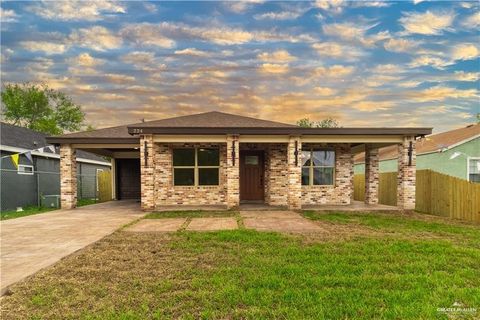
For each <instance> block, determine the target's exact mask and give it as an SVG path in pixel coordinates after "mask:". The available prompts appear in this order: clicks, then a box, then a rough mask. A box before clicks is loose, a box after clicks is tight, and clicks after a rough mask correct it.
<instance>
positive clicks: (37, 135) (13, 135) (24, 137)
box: [0, 122, 108, 163]
mask: <svg viewBox="0 0 480 320" xmlns="http://www.w3.org/2000/svg"><path fill="white" fill-rule="evenodd" d="M0 133H1V135H0V144H1V145H4V146H8V147H15V148H22V149H27V150H34V149H38V148H41V147H45V146H47V145H49V143H47V141H46V137H47V136H48V135H47V134H45V133H42V132H38V131H34V130H31V129H28V128H24V127H19V126H15V125H12V124H9V123H5V122H0ZM55 153H57V154H58V150H56V152H55ZM77 156H78V157H79V158H83V159H89V160H96V161H103V162H105V163H108V161H106V160H105V159H103V158H101V157H99V156H97V155H94V154H92V153H90V152H86V151H82V150H77Z"/></svg>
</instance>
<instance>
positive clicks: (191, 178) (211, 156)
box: [173, 148, 220, 186]
mask: <svg viewBox="0 0 480 320" xmlns="http://www.w3.org/2000/svg"><path fill="white" fill-rule="evenodd" d="M219 171H220V152H219V149H218V148H179V149H173V185H175V186H215V185H218V184H219Z"/></svg>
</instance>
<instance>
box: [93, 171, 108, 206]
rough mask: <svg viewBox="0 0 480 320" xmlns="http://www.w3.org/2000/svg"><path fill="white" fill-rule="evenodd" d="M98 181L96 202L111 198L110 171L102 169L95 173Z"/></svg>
mask: <svg viewBox="0 0 480 320" xmlns="http://www.w3.org/2000/svg"><path fill="white" fill-rule="evenodd" d="M97 181H98V202H105V201H110V200H112V173H111V171H110V170H109V171H102V172H99V173H98V175H97Z"/></svg>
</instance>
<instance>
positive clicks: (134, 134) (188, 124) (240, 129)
mask: <svg viewBox="0 0 480 320" xmlns="http://www.w3.org/2000/svg"><path fill="white" fill-rule="evenodd" d="M431 132H432V130H431V128H302V127H299V126H296V125H293V124H286V123H281V122H275V121H269V120H261V119H256V118H251V117H245V116H239V115H234V114H229V113H224V112H218V111H212V112H206V113H200V114H194V115H188V116H181V117H174V118H168V119H162V120H156V121H149V122H141V123H136V124H131V125H123V126H118V127H112V128H104V129H98V130H92V131H85V132H76V133H70V134H65V135H62V136H56V137H48V138H47V141H49V142H50V143H55V144H59V143H71V141H76V142H77V143H112V144H132V143H138V142H139V134H142V133H143V134H184V135H188V134H296V135H302V134H305V135H308V134H320V135H321V134H327V135H349V134H354V135H365V134H366V135H368V134H373V135H399V134H400V135H402V134H404V135H423V134H429V133H431ZM129 133H130V134H129Z"/></svg>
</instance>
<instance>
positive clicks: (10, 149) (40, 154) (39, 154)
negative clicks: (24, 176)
mask: <svg viewBox="0 0 480 320" xmlns="http://www.w3.org/2000/svg"><path fill="white" fill-rule="evenodd" d="M0 151H7V152H17V153H25V152H27V151H30V150H28V149H23V148H17V147H9V146H4V145H0ZM31 154H32V156H37V157H45V158H54V159H60V155H59V154H56V153H49V152H38V151H32V152H31ZM77 161H78V162H83V163H91V164H98V165H102V166H107V167H110V166H111V164H110V163H108V162H103V161H98V160H90V159H85V158H77Z"/></svg>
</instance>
